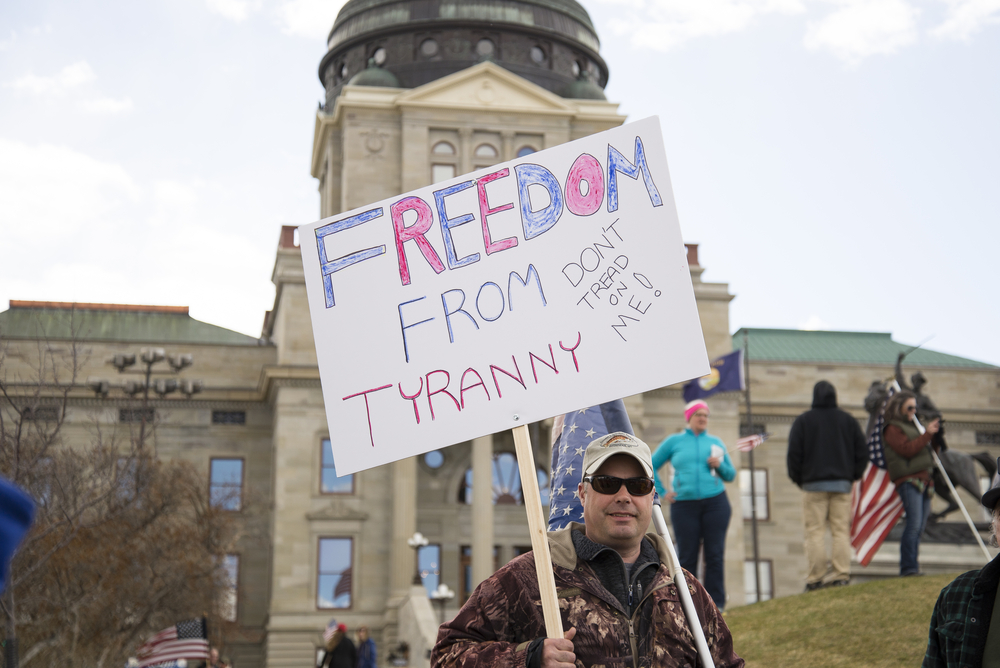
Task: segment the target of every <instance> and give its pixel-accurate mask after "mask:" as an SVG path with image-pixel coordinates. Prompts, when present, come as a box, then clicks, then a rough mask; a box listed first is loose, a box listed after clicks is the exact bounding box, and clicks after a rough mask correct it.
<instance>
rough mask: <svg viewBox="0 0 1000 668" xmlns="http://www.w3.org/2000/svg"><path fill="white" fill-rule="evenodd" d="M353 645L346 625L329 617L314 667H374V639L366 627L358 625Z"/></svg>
mask: <svg viewBox="0 0 1000 668" xmlns="http://www.w3.org/2000/svg"><path fill="white" fill-rule="evenodd" d="M356 634H357V639H358V642H357V644H356V645H355V644H354V641H353V640H351V637H350V635H349V634H348V633H347V625H346V624H343V623H339V624H338V623H337V620H336V619H331V620H330V622H329V623H328V624H327V625H326V630H325V631H324V632H323V648H322V649H321V650H320V651H319V653H318V656H317V660H316V668H375V666H376V665H377V664H376V661H375V641H374V640H372V639H371V637H369V634H368V627H367V626H359V627H358V629H357V631H356Z"/></svg>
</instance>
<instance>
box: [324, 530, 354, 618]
mask: <svg viewBox="0 0 1000 668" xmlns="http://www.w3.org/2000/svg"><path fill="white" fill-rule="evenodd" d="M352 543H353V540H352V539H351V538H320V539H319V564H318V570H317V574H316V607H317V608H320V609H327V608H350V607H351V591H352V582H351V581H352V580H353V577H352V576H351V565H352Z"/></svg>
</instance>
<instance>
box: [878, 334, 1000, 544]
mask: <svg viewBox="0 0 1000 668" xmlns="http://www.w3.org/2000/svg"><path fill="white" fill-rule="evenodd" d="M921 345H923V344H921ZM890 384H891V385H892V387H893V388H894V389H895V390H896V391H897V392H899V391H900V387H899V383H898V382H897V381H896V379H895V378H893V379H892V382H891V383H890ZM913 424H914V425H916V427H917V431H919V432H920V433H921V434H923V433H925V432H926V431H927V430H926V429H924V425H922V424H920V420H918V419H917V416H916V415H914V416H913ZM928 448H929V449H930V451H931V457H933V458H934V465H935V466H937V468H938V471H940V472H941V477H942V478H944V481H945V483H946V484H947V485H948V490H949V491H950V492H951V498H953V499H955V502H956V503H958V507H959V508H960V509H961V510H962V515H963V516H964V517H965V522H966V524H968V525H969V529H971V530H972V535H973V536H975V537H976V542H978V543H979V548H980V549H981V550H982V551H983V554H984V555H986V561H987V563H989V562H990V561H991V560H992V559H993V555H991V554H990V551H989V550H987V549H986V543H984V542H983V537H982V536H980V535H979V529H977V528H976V523H975V522H973V521H972V518H971V517H969V511H968V510H966V509H965V503H964V502H963V501H962V498H961V497H960V496H959V495H958V492H957V491H956V490H955V485H953V484H952V482H951V478H950V477H949V476H948V472H947V471H945V470H944V464H943V463H941V458H940V457H938V454H937V453H936V452H934V448H932V447H930V446H928Z"/></svg>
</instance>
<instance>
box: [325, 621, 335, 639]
mask: <svg viewBox="0 0 1000 668" xmlns="http://www.w3.org/2000/svg"><path fill="white" fill-rule="evenodd" d="M336 632H337V620H336V619H331V620H330V623H329V624H327V625H326V630H325V631H323V642H325V643H328V642H330V638H332V637H333V635H334V634H335V633H336Z"/></svg>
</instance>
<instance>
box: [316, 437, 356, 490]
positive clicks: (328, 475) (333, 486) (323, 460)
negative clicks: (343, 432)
mask: <svg viewBox="0 0 1000 668" xmlns="http://www.w3.org/2000/svg"><path fill="white" fill-rule="evenodd" d="M319 445H320V474H319V491H320V493H321V494H354V474H353V473H348V474H347V475H342V476H338V475H337V465H336V464H334V463H333V449H332V448H331V447H330V439H328V438H324V439H323V440H322V441H320V444H319Z"/></svg>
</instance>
